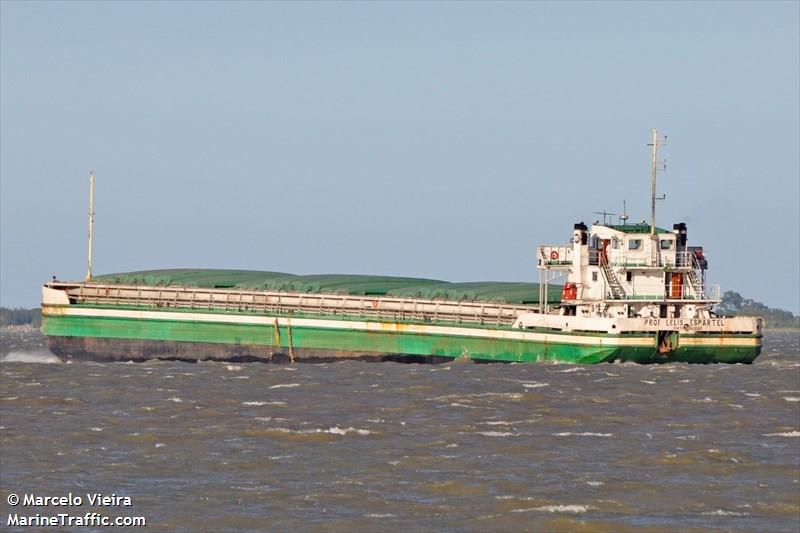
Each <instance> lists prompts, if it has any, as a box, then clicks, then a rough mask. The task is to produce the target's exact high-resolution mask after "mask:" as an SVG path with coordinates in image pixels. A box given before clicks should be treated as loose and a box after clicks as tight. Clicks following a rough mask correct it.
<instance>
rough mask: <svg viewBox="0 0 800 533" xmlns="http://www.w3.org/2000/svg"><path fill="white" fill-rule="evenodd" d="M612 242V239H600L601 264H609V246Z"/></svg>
mask: <svg viewBox="0 0 800 533" xmlns="http://www.w3.org/2000/svg"><path fill="white" fill-rule="evenodd" d="M610 244H611V239H601V240H600V253H599V255H600V264H601V265H607V264H608V246H609V245H610Z"/></svg>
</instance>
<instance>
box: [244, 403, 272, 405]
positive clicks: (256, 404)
mask: <svg viewBox="0 0 800 533" xmlns="http://www.w3.org/2000/svg"><path fill="white" fill-rule="evenodd" d="M242 405H267V402H242Z"/></svg>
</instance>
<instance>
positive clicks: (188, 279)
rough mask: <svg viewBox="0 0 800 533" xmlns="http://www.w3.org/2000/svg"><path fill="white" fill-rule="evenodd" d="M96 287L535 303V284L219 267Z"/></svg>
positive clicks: (551, 292)
mask: <svg viewBox="0 0 800 533" xmlns="http://www.w3.org/2000/svg"><path fill="white" fill-rule="evenodd" d="M93 281H94V282H95V283H108V284H123V285H146V286H151V287H153V286H156V287H170V286H181V287H198V288H207V289H227V288H231V289H250V290H268V291H287V292H300V293H307V294H317V293H327V294H347V295H354V296H393V297H399V298H404V297H405V298H409V297H410V298H426V299H447V300H455V301H482V302H498V303H508V304H523V305H524V304H537V303H539V284H538V283H525V282H497V281H478V282H467V283H452V282H448V281H442V280H435V279H425V278H404V277H394V276H369V275H350V274H315V275H296V274H288V273H285V272H268V271H257V270H223V269H168V270H142V271H137V272H122V273H117V274H106V275H102V276H95V278H94V280H93ZM547 299H548V303H558V302H560V300H561V286H558V285H554V286H549V287H548V298H547Z"/></svg>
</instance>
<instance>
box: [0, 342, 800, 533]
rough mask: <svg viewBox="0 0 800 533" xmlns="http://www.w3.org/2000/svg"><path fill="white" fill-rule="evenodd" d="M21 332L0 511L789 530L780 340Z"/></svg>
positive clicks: (796, 475)
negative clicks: (174, 355)
mask: <svg viewBox="0 0 800 533" xmlns="http://www.w3.org/2000/svg"><path fill="white" fill-rule="evenodd" d="M8 341H9V339H6V345H8ZM38 342H39V341H37V340H36V338H34V339H30V338H29V339H27V340H23V342H21V343H20V344H19V346H16V347H15V348H11V349H8V348H7V349H6V352H7V353H6V355H4V356H3V357H4V362H3V363H2V364H0V372H1V373H2V381H0V450H1V451H2V453H0V495H1V496H2V501H1V502H0V516H1V517H2V518H0V521H2V523H3V525H5V523H6V520H7V517H8V514H9V513H10V512H22V511H25V512H26V513H27V514H35V513H36V512H40V513H42V514H45V513H47V514H54V513H55V512H56V511H58V509H53V508H47V509H44V508H30V507H29V508H22V507H15V508H12V507H10V506H9V505H8V503H7V502H6V499H7V496H8V495H9V494H10V493H12V492H13V493H17V494H20V495H23V494H25V493H34V494H38V495H51V496H62V495H66V494H68V493H70V492H72V493H74V494H80V495H82V496H84V497H85V494H86V493H94V492H102V493H106V494H111V493H115V494H117V495H127V496H130V497H131V499H132V502H133V506H132V507H130V508H122V509H120V508H111V509H108V508H100V509H98V508H91V507H88V506H87V505H86V504H84V506H83V507H81V508H78V509H77V511H79V512H80V514H84V513H85V512H90V511H95V510H99V511H101V512H103V513H105V514H108V515H111V516H114V515H130V516H132V515H141V516H145V517H146V519H147V523H148V528H147V530H150V531H186V532H195V531H265V530H292V529H293V530H298V531H308V530H313V531H318V530H319V531H345V530H356V531H392V530H413V531H434V530H435V531H620V530H622V531H709V530H711V531H716V530H720V531H736V532H738V531H747V532H750V531H765V532H766V531H798V530H800V336H798V335H797V334H791V333H773V334H770V335H769V336H768V337H767V338H766V342H765V350H764V353H763V354H762V356H761V358H759V359H758V361H757V362H756V364H754V365H751V366H745V365H708V366H699V365H681V364H670V365H659V366H639V365H635V364H624V365H622V364H616V365H600V366H586V367H582V366H571V365H516V364H514V365H502V364H497V365H477V364H470V363H452V364H447V365H437V366H428V365H403V364H396V363H381V364H376V363H362V362H342V363H336V364H321V365H297V366H278V365H264V364H237V365H233V364H225V363H198V364H188V363H178V362H150V363H144V364H134V363H116V364H93V363H84V364H39V363H41V362H47V361H51V360H52V359H49V358H48V357H47V355H46V354H45V353H43V352H42V351H40V349H39V348H37V343H38ZM37 350H39V351H37ZM9 351H10V353H8V352H9ZM15 361H16V362H15ZM21 361H22V362H21ZM24 361H27V362H24ZM61 512H64V509H63V508H61ZM9 530H12V531H13V530H15V529H14V528H9ZM19 530H30V529H23V528H19ZM79 530H81V531H90V530H93V529H92V528H80V529H79ZM94 530H98V531H99V529H94Z"/></svg>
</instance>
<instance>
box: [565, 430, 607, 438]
mask: <svg viewBox="0 0 800 533" xmlns="http://www.w3.org/2000/svg"><path fill="white" fill-rule="evenodd" d="M553 436H554V437H613V436H614V434H613V433H592V432H590V431H584V432H581V433H573V432H571V431H564V432H562V433H553Z"/></svg>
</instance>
